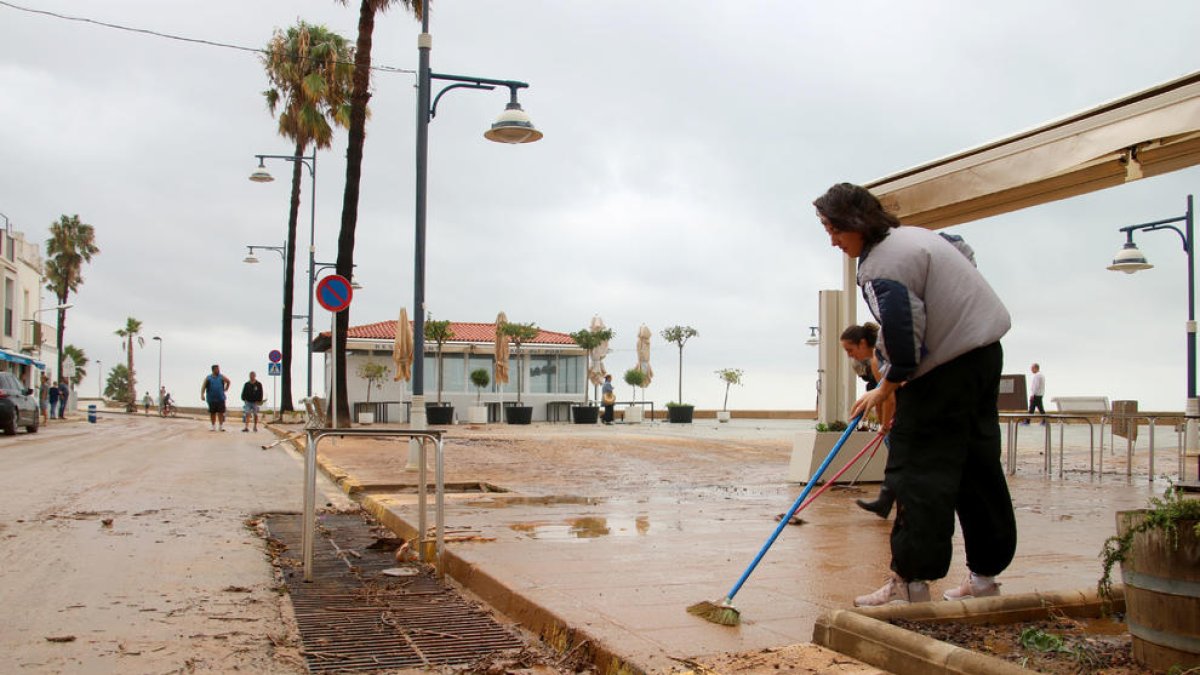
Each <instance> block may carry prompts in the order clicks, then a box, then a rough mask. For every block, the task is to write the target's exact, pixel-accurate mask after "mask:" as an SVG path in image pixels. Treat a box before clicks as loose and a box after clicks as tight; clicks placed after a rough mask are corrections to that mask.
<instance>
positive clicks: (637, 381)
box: [625, 367, 646, 401]
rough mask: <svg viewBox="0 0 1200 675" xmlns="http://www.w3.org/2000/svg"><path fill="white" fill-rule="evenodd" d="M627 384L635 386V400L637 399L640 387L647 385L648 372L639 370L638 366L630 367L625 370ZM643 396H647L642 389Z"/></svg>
mask: <svg viewBox="0 0 1200 675" xmlns="http://www.w3.org/2000/svg"><path fill="white" fill-rule="evenodd" d="M625 384H627V385H629V386H631V387H633V400H635V401H636V400H637V389H638V387H645V386H646V374H645V373H643V372H642V371H641V370H638V369H637V368H636V367H635V368H630V369H629V370H627V371H625ZM642 398H643V399H644V398H646V392H645V390H643V391H642Z"/></svg>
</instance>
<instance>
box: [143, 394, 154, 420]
mask: <svg viewBox="0 0 1200 675" xmlns="http://www.w3.org/2000/svg"><path fill="white" fill-rule="evenodd" d="M152 405H154V399H152V398H150V392H146V395H145V396H143V397H142V413H143V414H145V415H146V416H147V417H148V416H149V415H150V406H152Z"/></svg>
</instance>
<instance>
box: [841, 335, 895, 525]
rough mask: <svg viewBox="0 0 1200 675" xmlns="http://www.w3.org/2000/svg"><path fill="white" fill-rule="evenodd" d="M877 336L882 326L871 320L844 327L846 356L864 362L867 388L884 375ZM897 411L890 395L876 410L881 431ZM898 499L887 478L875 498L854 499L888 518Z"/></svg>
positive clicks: (874, 384) (862, 375)
mask: <svg viewBox="0 0 1200 675" xmlns="http://www.w3.org/2000/svg"><path fill="white" fill-rule="evenodd" d="M878 339H879V326H878V325H877V324H874V323H870V322H867V323H865V324H863V325H861V326H850V327H849V328H847V329H846V330H844V331H842V349H843V350H845V352H846V356H849V357H850V358H851V359H853V360H854V361H855V362H858V363H862V364H864V366H865V367H864V368H863V369H862V372H860V373H859V377H861V378H862V379H863V381H864V382H866V383H867V391H871V390H872V389H874V388H875V387H876V386H877V385H878V384H879V381H880V380H881V379H883V369H882V367H881V365H880V363H879V355H878V354H877V353H876V352H875V342H876V340H878ZM856 371H857V369H856ZM895 411H896V398H895V397H894V396H889V397H888V398H887V399H885V400H884V401H883V403H881V404H880V405H879V407H878V409H877V410H876V414H877V415H878V416H879V425H880V429H881V430H882V431H884V432H887V431H889V430H891V428H892V417H893V415H894V414H895ZM884 442H885V443H887V438H886V437H885V438H884ZM889 445H890V444H889ZM895 500H896V496H895V493H893V492H892V491H891V490H890V489H888V486H887V483H886V482H885V483H881V484H880V486H879V496H878V497H876V498H875V501H873V502H866V501H863V500H861V499H855V500H854V503H855V504H858V505H859V507H861V508H863V509H866V510H867V511H870V512H871V513H874V514H875V515H877V516H879V517H880V518H887V517H888V514H890V513H891V512H892V504H893V503H894V502H895Z"/></svg>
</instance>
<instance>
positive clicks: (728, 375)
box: [716, 368, 742, 411]
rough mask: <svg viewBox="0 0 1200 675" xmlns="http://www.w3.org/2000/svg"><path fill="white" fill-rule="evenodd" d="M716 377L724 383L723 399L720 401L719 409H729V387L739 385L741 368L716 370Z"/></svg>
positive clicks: (740, 382)
mask: <svg viewBox="0 0 1200 675" xmlns="http://www.w3.org/2000/svg"><path fill="white" fill-rule="evenodd" d="M716 373H717V377H719V378H721V381H722V382H724V383H725V401H724V402H722V403H721V410H723V411H728V410H729V387H730V386H732V385H735V384H736V385H738V386H741V384H742V369H741V368H722V369H720V370H718V371H716Z"/></svg>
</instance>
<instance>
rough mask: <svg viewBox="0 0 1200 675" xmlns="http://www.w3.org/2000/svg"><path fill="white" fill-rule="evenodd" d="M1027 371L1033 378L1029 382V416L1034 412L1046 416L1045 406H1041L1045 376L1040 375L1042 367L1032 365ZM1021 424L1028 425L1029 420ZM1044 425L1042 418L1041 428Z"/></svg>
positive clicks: (1044, 389)
mask: <svg viewBox="0 0 1200 675" xmlns="http://www.w3.org/2000/svg"><path fill="white" fill-rule="evenodd" d="M1029 371H1030V372H1031V373H1033V378H1032V379H1030V381H1029V414H1030V415H1032V414H1033V411H1034V410H1036V411H1038V412H1039V413H1041V414H1043V415H1045V414H1046V406H1044V405H1043V404H1042V397H1044V396H1045V395H1046V376H1045V375H1042V367H1041V366H1039V365H1038V364H1036V363H1035V364H1033V365H1032V366H1030V367H1029ZM1021 424H1029V420H1025V421H1024V422H1021ZM1045 425H1046V418H1045V417H1043V418H1042V426H1045Z"/></svg>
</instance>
